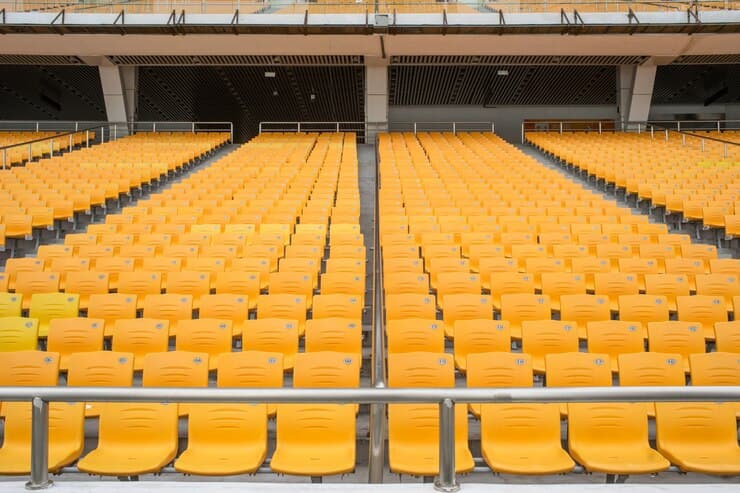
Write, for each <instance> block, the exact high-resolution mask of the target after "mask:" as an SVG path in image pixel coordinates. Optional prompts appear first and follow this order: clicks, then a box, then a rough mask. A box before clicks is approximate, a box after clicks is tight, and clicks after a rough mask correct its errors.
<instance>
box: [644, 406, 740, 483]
mask: <svg viewBox="0 0 740 493" xmlns="http://www.w3.org/2000/svg"><path fill="white" fill-rule="evenodd" d="M655 407H656V419H655V423H656V446H657V449H658V451H660V453H661V454H663V455H664V456H665V457H667V458H668V459H669V460H670V461H671V462H672V463H674V464H676V465H678V467H679V468H680V469H681V470H682V471H691V472H699V473H704V474H719V475H723V476H730V475H737V474H739V473H740V447H738V444H737V422H736V419H735V410H734V409H733V406H732V404H731V403H711V402H679V403H674V402H670V403H669V402H660V403H656V405H655Z"/></svg>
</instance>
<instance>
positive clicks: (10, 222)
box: [2, 214, 33, 240]
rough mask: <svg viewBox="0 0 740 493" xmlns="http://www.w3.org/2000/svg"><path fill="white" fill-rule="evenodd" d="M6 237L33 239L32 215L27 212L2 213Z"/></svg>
mask: <svg viewBox="0 0 740 493" xmlns="http://www.w3.org/2000/svg"><path fill="white" fill-rule="evenodd" d="M2 221H3V225H4V226H5V237H6V238H17V239H21V240H32V239H33V216H30V215H28V214H3V215H2Z"/></svg>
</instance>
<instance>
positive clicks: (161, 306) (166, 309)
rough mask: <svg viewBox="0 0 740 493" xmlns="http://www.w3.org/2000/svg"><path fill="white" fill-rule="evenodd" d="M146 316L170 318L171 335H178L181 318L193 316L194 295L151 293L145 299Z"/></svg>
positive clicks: (186, 318) (185, 318)
mask: <svg viewBox="0 0 740 493" xmlns="http://www.w3.org/2000/svg"><path fill="white" fill-rule="evenodd" d="M144 317H146V318H161V319H164V320H169V322H170V335H174V336H176V335H177V324H178V322H180V320H190V319H192V318H193V297H192V296H191V295H189V294H171V293H170V294H150V295H148V296H147V297H146V298H145V299H144Z"/></svg>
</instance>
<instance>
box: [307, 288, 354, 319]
mask: <svg viewBox="0 0 740 493" xmlns="http://www.w3.org/2000/svg"><path fill="white" fill-rule="evenodd" d="M363 309H364V300H363V297H359V296H355V295H351V294H318V295H314V297H313V318H329V317H344V318H352V319H356V320H360V319H362V311H363Z"/></svg>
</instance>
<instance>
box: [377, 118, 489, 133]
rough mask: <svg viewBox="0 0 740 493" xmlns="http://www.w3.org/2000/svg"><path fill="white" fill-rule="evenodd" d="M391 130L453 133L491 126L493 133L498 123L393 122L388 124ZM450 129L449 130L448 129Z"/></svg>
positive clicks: (486, 129)
mask: <svg viewBox="0 0 740 493" xmlns="http://www.w3.org/2000/svg"><path fill="white" fill-rule="evenodd" d="M388 128H389V130H390V131H398V130H397V129H399V128H400V129H401V130H400V131H411V130H413V132H414V134H416V133H417V132H444V131H451V132H452V133H453V134H456V133H457V132H458V131H460V132H481V131H483V130H482V129H485V131H486V132H487V131H488V129H489V128H490V130H491V133H495V132H496V125H495V123H494V122H491V121H468V122H456V121H446V122H393V123H390V124H389V126H388ZM448 129H449V130H448Z"/></svg>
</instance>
